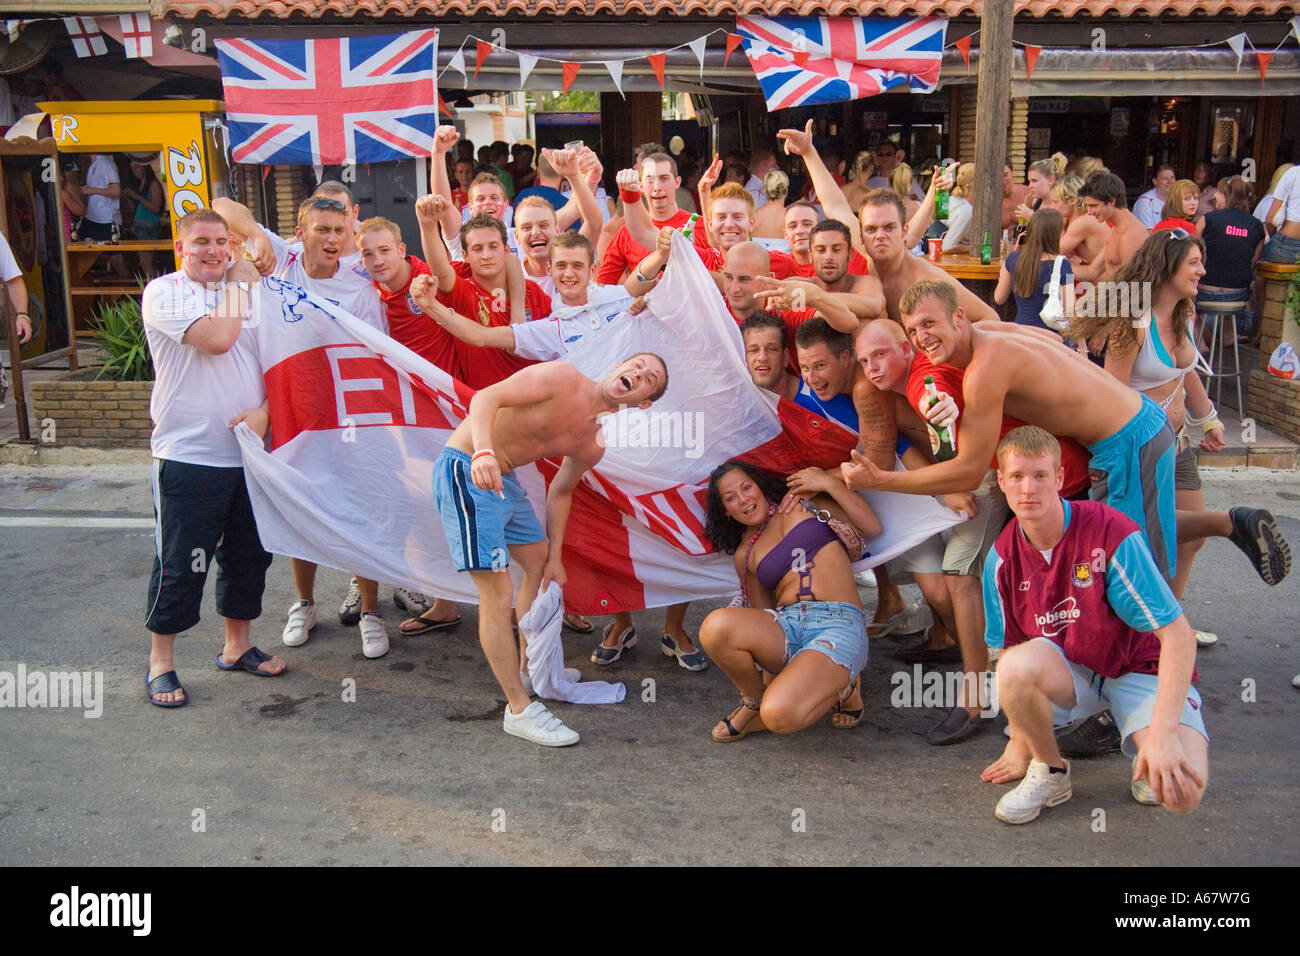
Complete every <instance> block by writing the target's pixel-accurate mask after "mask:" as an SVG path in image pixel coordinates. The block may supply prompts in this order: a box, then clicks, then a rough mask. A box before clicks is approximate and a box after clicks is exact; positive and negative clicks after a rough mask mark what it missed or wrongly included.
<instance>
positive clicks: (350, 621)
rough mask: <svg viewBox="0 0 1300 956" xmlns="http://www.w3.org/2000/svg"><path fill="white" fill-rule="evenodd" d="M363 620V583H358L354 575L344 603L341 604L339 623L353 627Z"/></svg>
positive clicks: (349, 583)
mask: <svg viewBox="0 0 1300 956" xmlns="http://www.w3.org/2000/svg"><path fill="white" fill-rule="evenodd" d="M360 620H361V585H360V584H358V583H357V579H356V577H355V576H354V577H353V578H352V580H351V581H350V582H348V593H347V596H346V597H344V598H343V603H342V604H340V605H339V623H340V624H342V625H343V626H344V627H351V626H352V625H354V624H356V623H357V622H358V621H360Z"/></svg>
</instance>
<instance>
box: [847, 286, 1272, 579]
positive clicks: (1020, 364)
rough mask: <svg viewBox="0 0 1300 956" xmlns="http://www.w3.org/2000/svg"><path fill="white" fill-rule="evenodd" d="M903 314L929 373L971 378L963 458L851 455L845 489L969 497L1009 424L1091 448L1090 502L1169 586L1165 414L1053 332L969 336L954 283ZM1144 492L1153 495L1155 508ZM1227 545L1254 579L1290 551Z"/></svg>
mask: <svg viewBox="0 0 1300 956" xmlns="http://www.w3.org/2000/svg"><path fill="white" fill-rule="evenodd" d="M899 309H900V311H901V312H902V314H903V327H904V328H905V329H906V330H907V333H908V336H909V337H910V338H911V340H912V344H913V345H914V346H915V347H916V349H917V350H918V351H920V352H923V353H924V354H925V355H926V357H927V358H928V359H929V360H930V363H931V364H932V365H955V366H956V367H958V368H962V369H965V370H966V374H965V378H964V379H963V382H962V396H963V405H964V411H963V414H962V417H961V421H960V424H959V425H958V428H957V454H956V456H955V457H954V458H952V459H950V460H949V461H943V462H939V463H938V464H934V465H930V466H929V467H928V468H920V469H917V470H915V471H905V472H892V471H886V470H884V469H882V468H880V467H879V465H878V463H876V462H873V461H870V460H869V459H867V458H866V457H864V456H863V455H861V454H859V453H858V452H856V451H855V452H854V453H853V460H852V461H850V462H846V463H845V464H844V466H843V471H844V477H845V480H846V482H847V483H848V485H849V487H850V488H853V489H855V490H861V489H865V488H880V489H882V490H885V491H903V492H908V493H911V494H928V495H938V494H946V493H948V492H952V491H968V490H970V489H971V488H973V487H975V486H976V485H978V484H979V482H980V480H981V478H982V477H983V476H984V473H985V471H986V470H987V468H988V462H989V461H990V460H991V459H992V457H993V453H994V451H995V449H996V447H997V443H998V435H999V432H1000V425H1001V422H1002V416H1003V413H1004V412H1005V414H1007V415H1010V416H1011V417H1013V418H1017V419H1019V420H1020V421H1022V422H1026V423H1028V424H1032V425H1038V426H1039V427H1041V428H1043V429H1045V430H1047V431H1048V432H1051V433H1052V434H1053V435H1058V436H1064V437H1067V438H1073V439H1075V440H1076V441H1077V442H1079V443H1080V444H1081V445H1084V446H1086V447H1087V448H1088V451H1089V452H1090V453H1091V455H1092V458H1091V461H1090V462H1089V467H1090V469H1091V471H1092V473H1093V474H1094V475H1096V476H1098V480H1097V481H1096V482H1095V483H1094V484H1093V486H1092V496H1093V498H1095V499H1096V500H1099V501H1104V502H1105V503H1106V504H1109V505H1110V506H1111V507H1112V508H1115V509H1116V510H1117V511H1120V512H1122V513H1123V514H1125V515H1127V516H1128V517H1129V518H1130V519H1131V520H1132V521H1134V522H1135V523H1136V524H1137V525H1138V527H1140V528H1141V529H1142V530H1143V531H1144V532H1145V534H1146V536H1147V542H1148V544H1149V545H1150V547H1151V553H1152V555H1153V556H1154V557H1155V560H1156V564H1157V566H1158V567H1159V568H1160V570H1161V573H1162V574H1164V575H1165V577H1166V578H1172V577H1173V574H1174V571H1175V570H1176V566H1177V547H1178V532H1177V523H1176V517H1175V511H1174V482H1173V458H1174V435H1173V431H1172V429H1170V428H1169V420H1168V417H1167V416H1166V415H1165V413H1164V412H1163V411H1162V410H1161V408H1160V406H1159V405H1157V404H1156V403H1155V402H1154V401H1152V400H1151V399H1149V398H1147V397H1146V396H1144V395H1141V394H1140V393H1138V392H1135V391H1134V390H1133V389H1131V388H1129V387H1128V386H1127V385H1124V384H1122V383H1120V382H1119V381H1117V380H1116V379H1115V378H1114V376H1111V375H1109V374H1107V373H1106V372H1105V371H1104V370H1103V369H1101V368H1098V367H1097V366H1096V365H1093V364H1092V363H1091V362H1089V361H1088V360H1087V359H1086V358H1084V357H1083V356H1082V355H1080V354H1079V353H1077V352H1075V351H1073V350H1072V349H1070V348H1069V347H1068V346H1066V345H1065V344H1064V343H1062V342H1060V341H1059V340H1058V339H1057V337H1056V336H1055V335H1053V334H1052V333H1050V332H1047V331H1045V330H1042V329H1032V328H1027V327H1025V326H1019V325H1015V324H1013V323H1003V322H999V323H993V324H991V325H987V326H986V325H979V326H976V325H974V324H973V323H971V322H970V320H968V319H967V318H966V315H965V312H964V310H963V309H962V308H961V307H960V305H959V304H958V302H957V298H956V296H955V295H954V294H953V291H952V286H951V284H950V283H948V282H936V281H923V282H918V283H917V284H916V285H915V286H913V287H912V288H910V289H908V290H907V292H906V293H905V294H904V296H903V299H902V301H901V302H900V304H899ZM1085 396H1086V401H1085V400H1084V397H1085ZM1148 488H1151V489H1154V492H1155V493H1154V495H1152V496H1150V497H1148V495H1147V494H1146V489H1148ZM1227 537H1228V539H1229V540H1230V541H1232V543H1233V544H1235V545H1236V546H1237V547H1238V548H1240V549H1241V550H1242V551H1244V552H1245V553H1246V555H1247V557H1249V558H1250V560H1251V562H1252V564H1254V565H1255V566H1256V567H1258V566H1259V564H1260V562H1261V561H1271V560H1272V555H1271V554H1261V553H1260V552H1261V551H1263V550H1265V549H1269V550H1271V549H1277V550H1279V551H1282V550H1287V549H1286V543H1285V542H1283V541H1280V540H1274V539H1271V538H1270V539H1268V540H1266V541H1264V542H1263V546H1261V544H1260V543H1257V542H1255V541H1252V540H1247V539H1245V538H1243V537H1241V536H1239V535H1237V534H1236V533H1235V532H1233V533H1232V534H1231V535H1227Z"/></svg>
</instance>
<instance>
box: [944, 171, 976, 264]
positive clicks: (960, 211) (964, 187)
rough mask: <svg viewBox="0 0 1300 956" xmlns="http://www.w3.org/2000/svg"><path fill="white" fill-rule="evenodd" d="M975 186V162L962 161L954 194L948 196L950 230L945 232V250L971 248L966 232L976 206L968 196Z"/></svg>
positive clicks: (953, 189)
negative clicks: (972, 204)
mask: <svg viewBox="0 0 1300 956" xmlns="http://www.w3.org/2000/svg"><path fill="white" fill-rule="evenodd" d="M974 186H975V164H974V163H962V164H961V165H960V166H958V167H957V181H956V183H955V185H954V186H953V187H952V195H951V196H949V197H948V231H947V232H945V233H944V234H943V251H944V252H952V251H954V250H957V249H960V248H967V249H968V248H970V238H969V237H968V236H967V235H966V232H967V230H968V229H970V220H971V213H972V212H974V207H973V206H971V204H970V200H969V199H967V198H966V197H967V196H969V195H970V192H971V190H972V189H973V188H974Z"/></svg>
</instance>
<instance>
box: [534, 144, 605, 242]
mask: <svg viewBox="0 0 1300 956" xmlns="http://www.w3.org/2000/svg"><path fill="white" fill-rule="evenodd" d="M542 156H543V157H544V158H545V159H546V161H547V162H548V163H550V164H551V166H552V168H554V170H555V171H556V172H557V173H559V174H560V175H561V176H563V177H564V178H565V179H567V180H568V181H569V185H570V186H571V187H573V198H572V199H570V200H569V201H568V202H567V203H565V205H564V209H566V210H567V209H568V208H569V206H576V210H577V215H575V216H573V217H572V218H569V219H567V221H566V220H564V219H561V218H560V215H559V210H557V211H556V216H555V221H556V224H557V225H558V226H559V227H560V228H561V229H567V228H568V227H569V226H570V225H571V224H572V223H573V222H574V220H576V219H579V218H580V219H582V234H583V235H584V236H586V237H587V239H588V240H590V241H591V243H592V244H593V245H595V242H596V240H597V239H599V238H600V227H601V226H602V225H603V224H604V221H605V220H604V218H603V217H602V216H601V215H600V206H598V205H597V204H596V196H595V194H594V193H593V192H592V191H591V185H590V183H589V182H588V181H587V177H586V176H585V175H584V173H583V172H582V171H581V170H580V169H579V163H578V160H579V155H578V153H577V152H576V151H574V150H569V149H543V150H542Z"/></svg>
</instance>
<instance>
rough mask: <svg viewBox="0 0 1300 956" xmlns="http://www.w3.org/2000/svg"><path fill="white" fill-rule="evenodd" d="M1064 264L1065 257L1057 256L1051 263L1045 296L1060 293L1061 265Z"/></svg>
mask: <svg viewBox="0 0 1300 956" xmlns="http://www.w3.org/2000/svg"><path fill="white" fill-rule="evenodd" d="M1064 262H1065V256H1057V257H1056V259H1055V261H1053V262H1052V278H1051V279H1050V280H1049V281H1048V283H1047V294H1048V295H1049V296H1052V295H1056V294H1057V293H1059V292H1060V291H1061V264H1062V263H1064Z"/></svg>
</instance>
